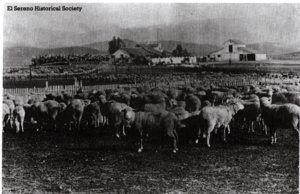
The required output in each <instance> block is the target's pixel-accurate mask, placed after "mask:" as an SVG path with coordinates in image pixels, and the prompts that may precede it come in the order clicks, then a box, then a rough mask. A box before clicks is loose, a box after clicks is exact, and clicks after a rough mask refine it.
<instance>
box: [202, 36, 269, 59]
mask: <svg viewBox="0 0 300 194" xmlns="http://www.w3.org/2000/svg"><path fill="white" fill-rule="evenodd" d="M207 57H208V58H209V60H211V61H229V60H231V61H261V60H267V56H266V54H264V53H261V52H259V51H256V50H253V49H248V48H246V44H245V43H243V42H242V41H240V40H234V39H229V40H227V41H226V42H224V43H223V48H222V49H220V50H217V51H214V52H212V53H210V54H209V55H208V56H207Z"/></svg>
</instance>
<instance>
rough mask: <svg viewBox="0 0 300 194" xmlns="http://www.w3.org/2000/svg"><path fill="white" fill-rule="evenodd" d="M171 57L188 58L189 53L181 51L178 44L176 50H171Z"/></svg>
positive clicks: (184, 50)
mask: <svg viewBox="0 0 300 194" xmlns="http://www.w3.org/2000/svg"><path fill="white" fill-rule="evenodd" d="M172 55H173V56H174V57H189V56H191V53H189V52H188V51H187V50H186V49H183V48H182V46H181V45H180V44H178V45H177V46H176V49H175V50H173V52H172Z"/></svg>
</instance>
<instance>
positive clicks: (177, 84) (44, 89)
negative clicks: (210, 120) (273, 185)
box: [3, 80, 259, 94]
mask: <svg viewBox="0 0 300 194" xmlns="http://www.w3.org/2000/svg"><path fill="white" fill-rule="evenodd" d="M212 83H213V84H215V85H219V86H244V85H252V84H259V82H258V81H255V80H248V81H244V80H243V81H222V80H202V81H190V80H185V81H176V82H170V83H166V82H147V83H136V84H109V85H93V86H82V89H83V90H92V89H95V90H105V89H117V88H137V87H144V86H150V87H151V88H155V87H157V88H169V87H185V86H196V87H197V86H204V85H210V84H212ZM79 88H80V86H78V85H76V86H75V85H60V86H49V87H42V88H36V87H33V88H4V89H3V92H4V93H9V94H29V93H44V92H58V91H66V92H71V93H73V94H74V93H76V91H78V89H79Z"/></svg>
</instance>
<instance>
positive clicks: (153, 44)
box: [138, 41, 158, 47]
mask: <svg viewBox="0 0 300 194" xmlns="http://www.w3.org/2000/svg"><path fill="white" fill-rule="evenodd" d="M138 44H143V45H148V46H151V47H157V46H158V42H157V41H148V42H140V43H138Z"/></svg>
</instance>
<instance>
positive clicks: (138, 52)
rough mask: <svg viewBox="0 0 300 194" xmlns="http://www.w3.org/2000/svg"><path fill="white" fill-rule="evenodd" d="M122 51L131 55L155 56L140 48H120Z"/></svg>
mask: <svg viewBox="0 0 300 194" xmlns="http://www.w3.org/2000/svg"><path fill="white" fill-rule="evenodd" d="M120 50H123V51H125V52H127V53H128V54H130V55H153V54H151V53H149V52H147V51H145V50H144V49H142V48H138V47H123V48H120Z"/></svg>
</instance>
